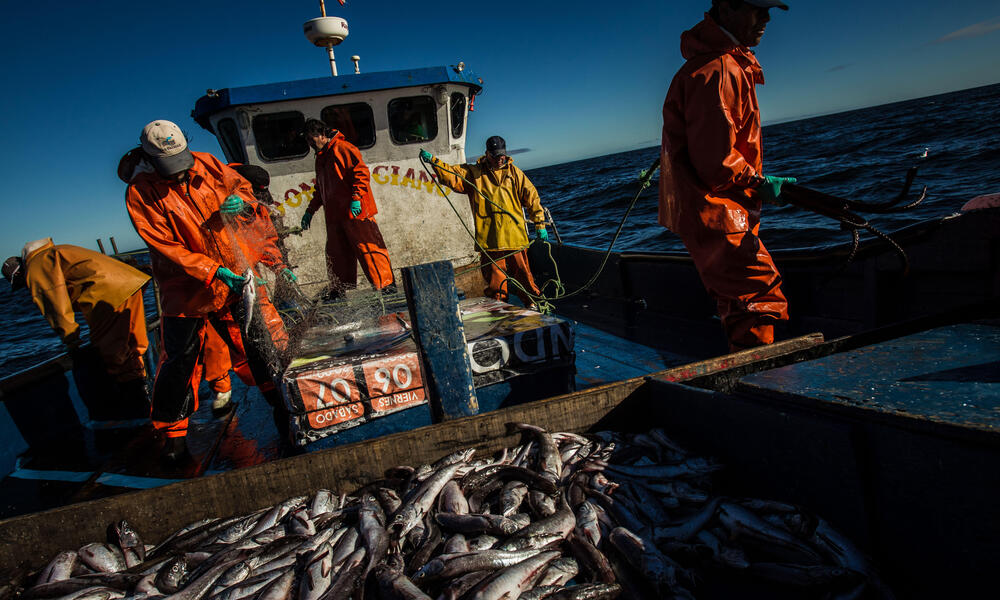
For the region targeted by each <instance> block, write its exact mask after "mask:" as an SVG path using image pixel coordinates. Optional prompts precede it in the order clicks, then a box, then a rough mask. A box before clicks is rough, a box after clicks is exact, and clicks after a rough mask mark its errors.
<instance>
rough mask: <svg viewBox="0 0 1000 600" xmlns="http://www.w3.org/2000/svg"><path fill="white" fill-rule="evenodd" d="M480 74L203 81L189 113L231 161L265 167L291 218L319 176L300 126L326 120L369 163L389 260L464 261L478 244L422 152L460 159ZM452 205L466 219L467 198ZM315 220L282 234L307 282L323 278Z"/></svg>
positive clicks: (450, 70)
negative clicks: (227, 83) (234, 84)
mask: <svg viewBox="0 0 1000 600" xmlns="http://www.w3.org/2000/svg"><path fill="white" fill-rule="evenodd" d="M355 70H357V69H355ZM481 84H482V80H481V79H479V78H478V77H476V76H475V75H474V74H473V73H470V72H469V71H466V70H465V69H464V64H463V63H459V64H458V65H453V66H447V67H428V68H421V69H410V70H399V71H385V72H379V73H364V74H362V73H357V72H356V73H353V74H347V75H340V76H338V77H321V78H316V79H304V80H298V81H287V82H282V83H269V84H264V85H255V86H248V87H238V88H226V89H221V90H208V93H207V94H206V95H204V96H202V97H201V98H199V99H198V101H197V103H196V104H195V108H194V110H193V111H192V116H193V117H194V119H195V121H197V122H198V124H199V125H201V126H202V127H204V128H205V129H206V130H208V131H209V132H211V133H212V134H213V135H215V136H216V138H217V139H218V141H219V145H220V146H221V147H222V151H223V153H224V154H225V157H226V160H227V161H228V162H240V163H244V164H252V165H258V166H261V167H263V168H265V169H266V170H267V171H268V173H270V175H271V185H270V190H271V194H272V196H274V198H275V200H276V201H277V202H279V203H280V205H279V206H278V210H279V211H280V212H281V213H282V214H283V219H282V220H283V222H284V225H285V227H287V228H293V227H296V226H297V225H298V223H299V220H300V219H301V217H302V214H303V212H304V211H305V209H306V207H307V206H308V205H309V201H310V200H311V199H312V197H313V193H314V192H315V185H316V178H315V154H314V153H313V151H312V149H311V148H310V147H309V145H308V144H307V143H306V140H305V138H304V137H303V136H301V135H300V133H301V132H302V128H303V126H304V124H305V122H306V121H307V120H308V119H321V120H323V121H324V122H326V123H327V124H329V125H330V126H331V127H333V128H334V129H337V130H339V131H340V132H341V133H343V134H344V136H345V137H346V138H347V140H348V141H350V142H351V143H352V144H354V145H355V146H357V147H358V148H359V149H360V150H361V154H362V156H363V157H364V160H365V162H366V163H367V165H368V167H369V169H370V170H371V175H372V177H371V185H372V192H373V194H374V195H375V203H376V205H377V206H378V216H377V217H376V219H377V221H378V223H379V228H380V229H381V231H382V235H383V236H384V238H385V241H386V245H387V246H388V249H389V254H390V256H391V259H392V265H393V268H395V269H396V270H397V271H398V269H400V268H402V267H406V266H410V265H415V264H420V263H426V262H431V261H435V260H443V259H447V260H451V261H452V262H453V263H454V264H455V266H461V265H465V264H469V263H471V262H473V261H474V260H475V258H476V254H475V252H474V245H473V243H472V241H471V240H470V239H469V238H468V235H467V234H466V233H465V230H464V228H463V226H462V223H461V222H460V221H459V219H458V218H457V217H456V216H455V213H454V211H453V210H452V208H451V206H449V203H448V202H447V201H446V200H445V198H443V197H442V192H441V190H439V189H438V187H437V186H436V185H435V184H434V182H433V178H434V175H433V174H432V172H428V171H427V170H425V169H424V167H423V163H421V162H420V159H419V153H420V150H421V149H426V150H428V151H429V152H431V153H432V154H434V155H435V156H439V157H441V158H442V159H443V160H445V161H447V162H450V163H458V164H461V163H463V162H465V135H466V124H467V121H468V116H469V112H470V110H471V107H472V105H473V102H474V99H475V95H476V94H477V93H479V92H480V91H481V90H482V85H481ZM447 191H448V190H447V189H446V188H445V192H447ZM455 207H456V208H457V209H458V211H459V214H460V215H461V218H462V219H464V220H465V221H466V223H467V224H469V225H470V226H471V224H472V213H471V211H470V208H469V206H468V203H467V202H456V203H455ZM312 225H313V226H312V227H311V228H310V229H309V230H308V231H305V232H302V233H301V234H293V235H289V236H288V237H287V238H285V246H286V248H287V249H288V255H289V261H290V263H291V265H292V268H293V269H294V270H295V272H296V274H297V275H298V276H299V280H300V281H302V282H306V283H309V282H319V281H325V280H326V264H325V258H324V253H323V252H320V251H317V250H318V249H320V248H323V247H324V245H325V239H326V229H325V227H324V224H323V213H322V211H320V212H319V213H317V215H316V218H315V219H314V220H313V223H312ZM360 279H361V283H365V282H364V277H363V276H362V277H360Z"/></svg>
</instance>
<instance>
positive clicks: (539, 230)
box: [535, 225, 549, 242]
mask: <svg viewBox="0 0 1000 600" xmlns="http://www.w3.org/2000/svg"><path fill="white" fill-rule="evenodd" d="M535 236H536V237H537V238H538V239H540V240H542V241H543V242H547V241H549V232H548V230H547V229H545V225H535Z"/></svg>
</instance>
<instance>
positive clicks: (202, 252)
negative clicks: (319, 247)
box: [126, 152, 266, 317]
mask: <svg viewBox="0 0 1000 600" xmlns="http://www.w3.org/2000/svg"><path fill="white" fill-rule="evenodd" d="M191 154H192V155H193V156H194V167H192V168H191V170H190V172H189V176H188V179H187V181H186V182H182V183H181V182H176V181H168V180H165V179H163V178H161V177H159V176H158V175H156V174H155V173H141V174H139V175H136V177H135V179H134V180H133V181H132V183H131V184H130V185H129V188H128V192H127V194H126V207H127V208H128V212H129V216H131V217H132V224H133V225H134V226H135V229H136V231H137V232H138V233H139V235H140V236H141V237H142V239H143V240H145V241H146V244H148V245H149V249H150V257H151V259H152V264H153V276H154V277H155V278H156V281H157V283H158V284H159V286H160V296H161V305H162V312H163V314H164V315H165V316H173V317H199V316H205V315H207V314H209V313H212V312H215V311H218V310H220V309H221V308H223V307H224V306H226V305H227V304H228V303H229V302H231V301H232V300H233V299H234V298H232V297H231V294H230V292H229V287H228V286H226V284H225V283H223V282H222V281H220V280H219V279H216V278H215V272H216V271H217V270H218V269H219V267H226V268H228V269H230V270H231V271H233V272H234V273H237V274H243V273H245V272H246V270H247V269H248V268H251V267H253V266H254V265H256V264H257V263H258V262H259V261H261V259H262V257H263V255H264V254H265V247H266V243H264V242H262V241H261V240H259V239H257V238H256V237H255V236H245V235H242V234H241V232H240V226H238V225H237V226H232V225H231V224H227V223H226V222H225V221H224V220H223V219H222V217H221V215H220V214H219V206H221V205H222V202H223V201H224V200H225V199H226V198H227V197H228V196H229V195H231V194H236V195H238V196H239V197H240V198H242V199H243V201H244V202H246V203H248V204H253V205H256V200H255V198H254V195H253V190H252V188H251V186H250V182H249V181H247V180H246V179H243V178H242V177H240V175H239V173H237V172H236V171H234V170H233V169H231V168H229V167H227V166H226V165H224V164H223V163H222V162H220V161H219V160H218V159H217V158H215V157H214V156H212V155H211V154H207V153H204V152H192V153H191ZM255 210H256V209H255ZM244 233H245V232H244ZM257 237H259V236H257Z"/></svg>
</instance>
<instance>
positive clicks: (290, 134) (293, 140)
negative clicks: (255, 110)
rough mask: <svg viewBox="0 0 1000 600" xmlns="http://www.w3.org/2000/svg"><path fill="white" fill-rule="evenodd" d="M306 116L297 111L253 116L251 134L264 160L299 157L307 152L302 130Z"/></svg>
mask: <svg viewBox="0 0 1000 600" xmlns="http://www.w3.org/2000/svg"><path fill="white" fill-rule="evenodd" d="M305 124H306V118H305V116H304V115H303V114H302V113H300V112H298V111H288V112H280V113H271V114H266V115H257V116H255V117H254V118H253V135H254V138H255V139H256V140H257V152H259V153H260V155H261V157H262V158H264V159H265V160H282V159H288V158H301V157H303V156H305V155H306V154H308V153H309V144H308V143H306V138H305V136H303V135H302V130H303V128H304V127H305Z"/></svg>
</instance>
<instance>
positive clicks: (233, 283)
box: [215, 267, 247, 293]
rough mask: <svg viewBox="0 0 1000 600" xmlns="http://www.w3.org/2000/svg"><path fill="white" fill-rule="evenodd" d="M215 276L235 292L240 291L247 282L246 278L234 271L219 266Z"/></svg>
mask: <svg viewBox="0 0 1000 600" xmlns="http://www.w3.org/2000/svg"><path fill="white" fill-rule="evenodd" d="M215 278H216V279H218V280H220V281H222V283H224V284H226V285H228V286H229V289H231V290H233V291H234V292H236V293H240V292H242V291H243V286H244V285H246V284H247V280H246V279H244V278H243V277H242V276H240V275H237V274H236V273H233V272H232V271H230V270H229V269H227V268H226V267H219V269H218V270H217V271H216V272H215Z"/></svg>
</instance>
